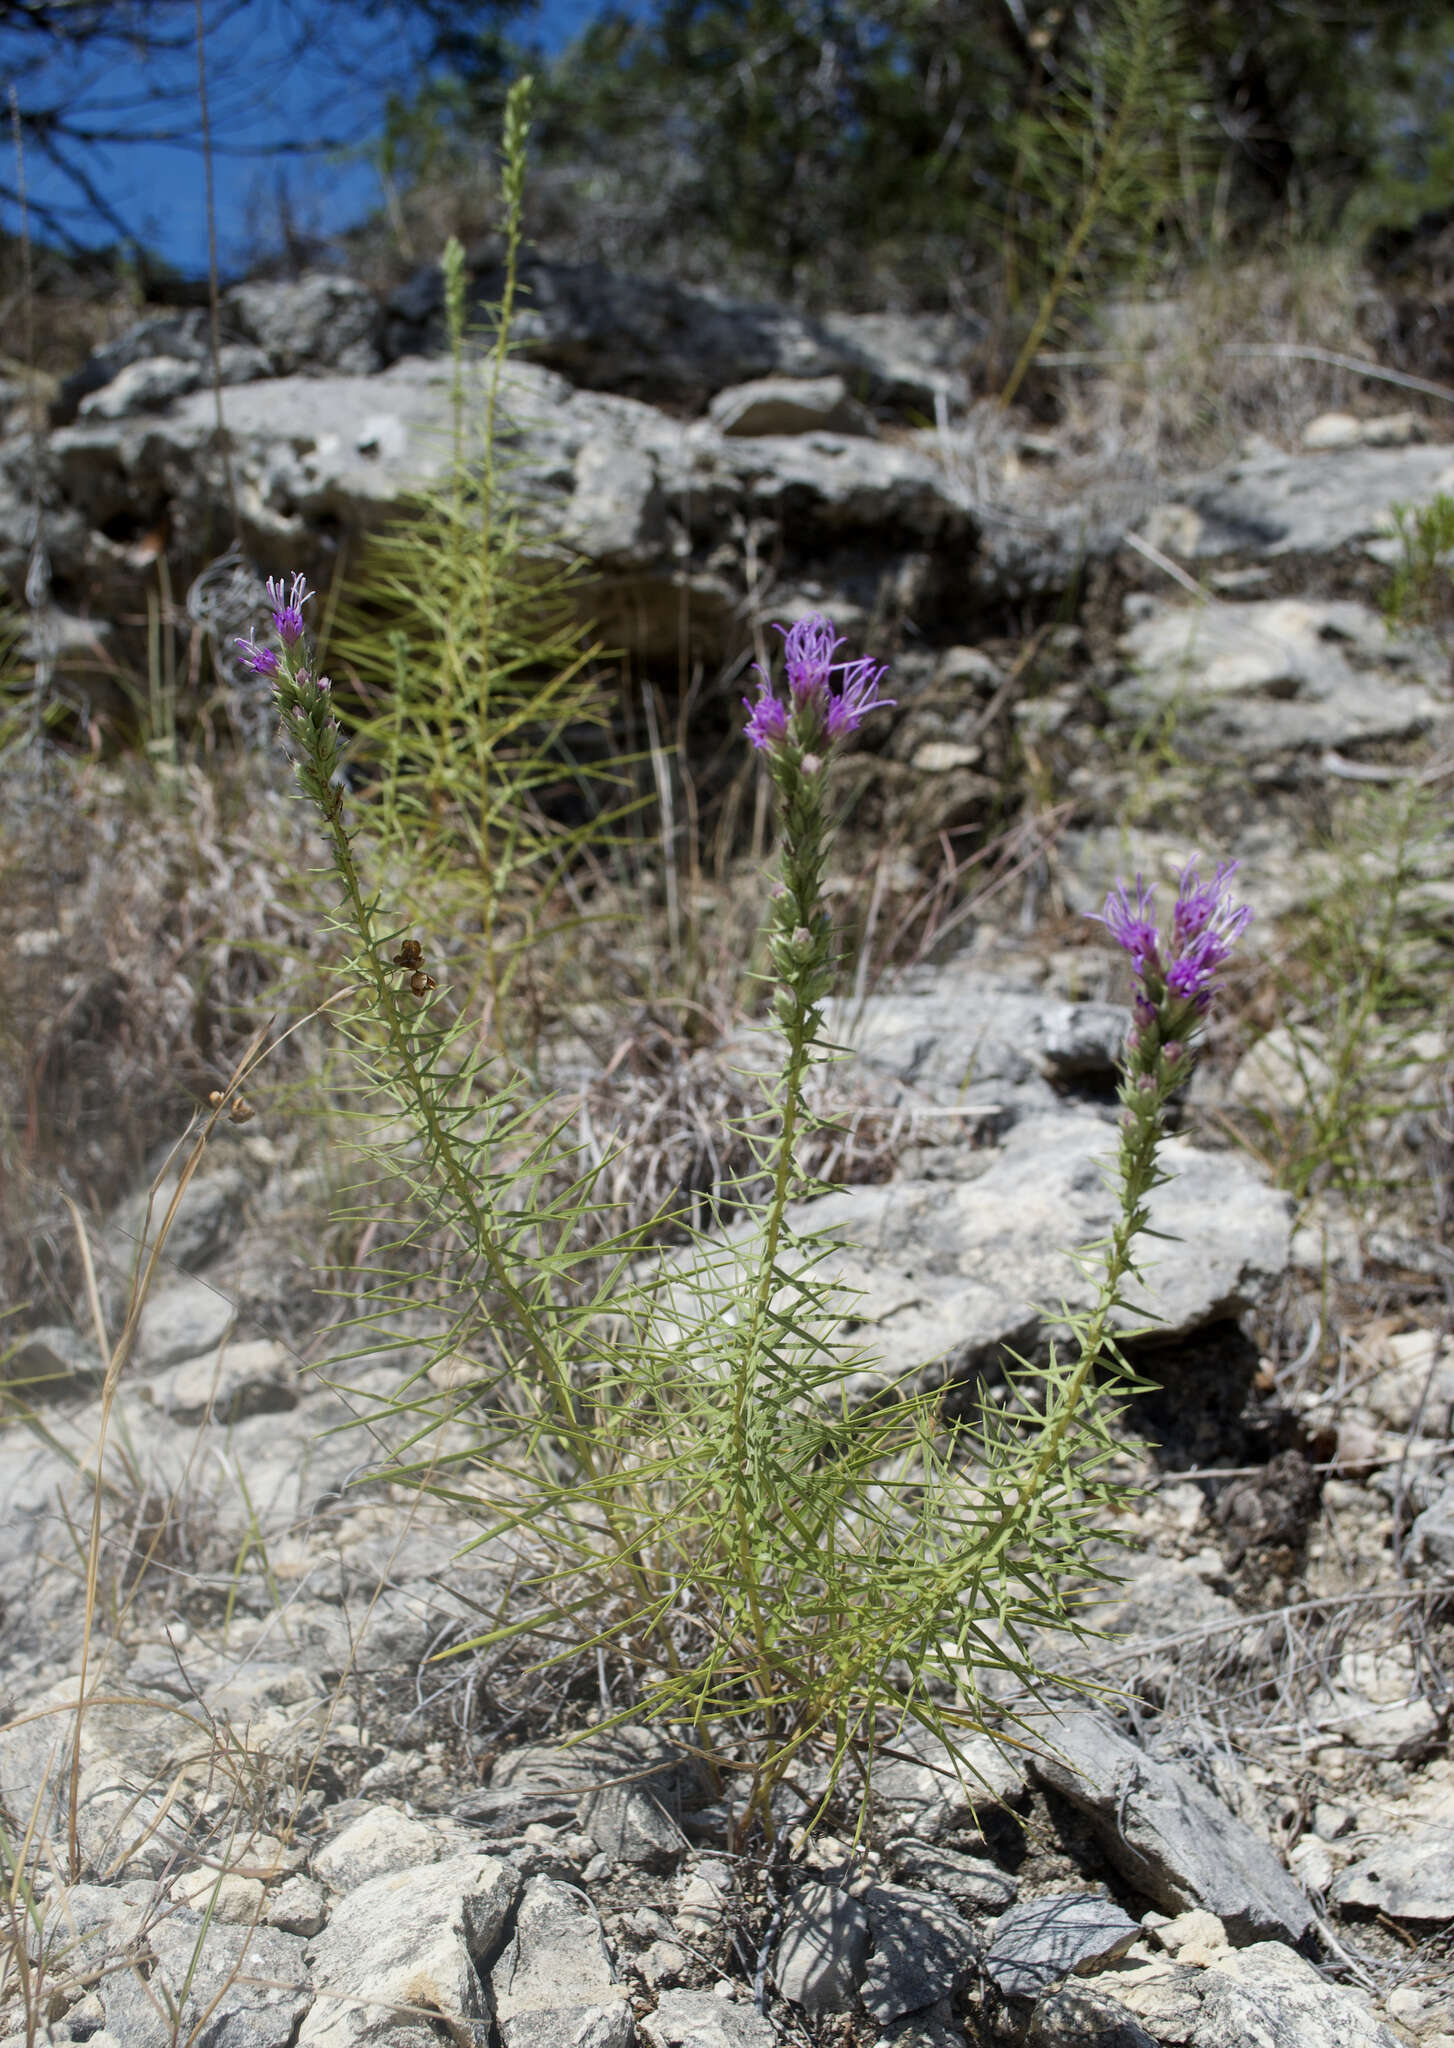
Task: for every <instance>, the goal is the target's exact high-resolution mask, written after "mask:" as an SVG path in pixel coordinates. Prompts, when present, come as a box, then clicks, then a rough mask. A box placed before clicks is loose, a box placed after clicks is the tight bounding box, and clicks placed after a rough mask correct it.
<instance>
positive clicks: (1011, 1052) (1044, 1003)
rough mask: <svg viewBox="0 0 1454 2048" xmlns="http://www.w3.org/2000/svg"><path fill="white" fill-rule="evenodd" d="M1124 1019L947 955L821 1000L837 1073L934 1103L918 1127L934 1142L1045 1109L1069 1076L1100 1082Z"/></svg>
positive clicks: (880, 1090)
mask: <svg viewBox="0 0 1454 2048" xmlns="http://www.w3.org/2000/svg"><path fill="white" fill-rule="evenodd" d="M1130 1022H1131V1017H1130V1012H1129V1011H1128V1010H1126V1009H1124V1008H1123V1007H1122V1006H1121V1005H1120V1004H1118V1003H1072V1002H1066V1001H1063V1000H1061V999H1059V998H1057V997H1053V996H1047V995H1045V994H1044V993H1043V991H1041V990H1039V989H1033V988H1026V987H1024V986H1023V984H1021V983H1019V982H1016V981H1013V980H1011V979H1010V978H1009V977H1007V976H1005V975H998V974H987V973H985V972H984V971H983V970H982V969H978V968H971V967H966V966H963V965H962V964H959V963H957V962H951V963H950V964H949V965H947V966H945V967H942V968H934V969H928V970H926V969H915V970H914V971H913V972H912V973H910V974H907V975H905V976H904V977H903V980H902V981H901V982H899V983H898V984H896V986H894V987H893V988H891V989H886V990H884V991H882V992H881V993H878V994H875V995H871V996H869V997H868V998H867V999H866V1000H865V1001H864V1002H863V1003H861V1004H857V1003H853V1002H845V1001H841V1000H840V1001H837V1002H830V1003H829V1004H827V1006H826V1008H825V1035H826V1037H827V1038H828V1039H829V1040H830V1041H833V1042H837V1043H840V1044H842V1045H843V1046H844V1047H845V1048H846V1049H847V1052H848V1058H847V1059H846V1060H844V1061H843V1063H842V1064H841V1066H840V1067H839V1068H838V1069H837V1070H836V1074H837V1075H841V1076H842V1077H843V1078H844V1080H846V1081H851V1082H853V1083H855V1084H857V1085H860V1086H863V1087H866V1088H867V1089H868V1091H869V1092H870V1093H871V1094H873V1095H874V1096H875V1097H877V1098H879V1099H881V1100H884V1101H886V1102H888V1103H890V1104H892V1105H894V1106H899V1105H907V1106H909V1107H922V1108H923V1109H924V1110H925V1111H926V1112H927V1111H928V1110H936V1111H939V1112H941V1114H939V1115H938V1116H935V1117H927V1116H926V1121H925V1125H924V1129H925V1131H926V1132H932V1133H933V1135H934V1137H935V1138H936V1139H939V1138H943V1139H947V1138H948V1137H949V1136H950V1135H951V1134H954V1133H957V1132H958V1131H959V1130H964V1131H965V1132H967V1133H968V1134H970V1135H979V1134H982V1133H983V1132H985V1131H987V1130H988V1131H999V1130H1004V1129H1007V1128H1008V1127H1009V1126H1010V1125H1011V1124H1012V1123H1015V1122H1017V1121H1018V1120H1019V1119H1020V1118H1022V1117H1025V1116H1029V1115H1036V1114H1040V1115H1043V1114H1045V1113H1047V1112H1052V1111H1054V1110H1056V1109H1058V1108H1059V1107H1060V1106H1061V1097H1060V1094H1059V1093H1058V1092H1057V1091H1058V1090H1060V1089H1063V1088H1065V1087H1067V1086H1069V1085H1073V1084H1074V1083H1076V1082H1085V1081H1094V1082H1096V1083H1099V1084H1101V1085H1103V1086H1108V1085H1109V1084H1110V1083H1111V1082H1112V1081H1113V1079H1114V1076H1115V1071H1116V1060H1117V1056H1118V1054H1119V1052H1120V1049H1121V1045H1122V1043H1123V1041H1124V1039H1125V1036H1126V1032H1127V1029H1128V1027H1129V1025H1130ZM835 1077H836V1076H835Z"/></svg>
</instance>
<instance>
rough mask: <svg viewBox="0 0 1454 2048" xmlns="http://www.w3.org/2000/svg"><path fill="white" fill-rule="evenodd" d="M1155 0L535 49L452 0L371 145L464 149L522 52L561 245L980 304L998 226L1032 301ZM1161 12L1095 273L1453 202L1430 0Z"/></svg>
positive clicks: (430, 169)
mask: <svg viewBox="0 0 1454 2048" xmlns="http://www.w3.org/2000/svg"><path fill="white" fill-rule="evenodd" d="M418 4H419V5H420V6H421V7H427V6H428V5H429V0H418ZM1155 12H1156V10H1151V9H1147V10H1146V12H1145V13H1144V15H1142V12H1141V9H1140V8H1139V7H1138V6H1137V5H1136V4H1133V0H1098V4H1096V5H1094V6H1088V7H1077V8H1054V9H1040V10H1038V11H1037V10H1034V9H1029V10H1026V9H1022V8H1020V7H1018V6H1006V5H1004V4H1003V0H887V4H874V5H870V4H868V0H658V4H657V5H655V6H653V7H652V8H650V9H648V10H646V11H645V12H642V13H637V12H627V11H626V10H624V9H621V8H616V7H610V6H608V7H606V8H605V9H604V10H603V11H602V12H601V13H599V14H598V15H597V16H595V18H594V19H592V20H591V21H590V22H588V24H587V26H586V27H585V28H584V29H583V31H582V32H581V34H580V36H579V37H578V38H577V40H576V41H575V42H574V43H572V44H570V45H568V46H567V47H566V48H565V49H564V50H563V51H561V52H560V53H559V55H557V56H555V57H552V58H550V59H548V60H547V59H546V58H544V57H543V56H542V55H541V53H540V52H538V51H530V52H526V51H525V50H524V49H523V48H522V46H521V45H520V44H519V43H518V42H512V40H511V37H510V34H509V33H508V31H507V28H506V27H505V25H504V22H503V20H502V16H501V12H500V11H499V10H497V11H496V12H495V13H494V14H493V15H492V16H491V17H489V18H488V19H487V20H484V21H481V22H479V23H478V24H474V23H472V24H471V25H470V26H469V27H468V28H465V29H462V28H461V26H460V24H459V22H458V18H457V16H455V15H453V14H451V15H450V17H449V20H448V22H447V23H444V22H443V21H441V24H440V32H439V39H438V42H437V46H436V50H435V62H434V64H433V65H432V67H431V72H430V77H429V80H428V82H427V83H426V84H425V85H424V86H423V87H422V89H421V90H420V92H419V93H418V95H417V96H416V97H414V98H412V99H410V98H407V97H401V99H400V101H399V102H398V103H397V104H396V106H395V108H394V112H393V126H392V132H391V147H392V149H393V152H394V156H395V159H396V161H397V163H398V164H399V166H400V167H401V169H402V170H403V171H404V172H405V173H406V174H407V173H408V172H410V171H411V170H412V171H414V172H416V173H417V174H419V175H421V176H424V177H428V178H438V177H439V176H441V175H447V174H448V168H449V164H450V162H451V160H453V161H455V162H456V163H457V164H458V165H459V166H460V168H461V169H462V170H463V169H467V167H468V166H469V165H470V164H471V163H472V161H473V160H474V157H475V155H476V154H477V151H478V145H479V138H480V136H481V134H482V133H484V132H489V131H490V130H492V129H493V127H494V124H495V121H496V119H497V117H498V111H499V108H500V106H501V104H502V100H503V94H504V91H505V88H506V85H507V83H508V80H509V78H510V77H511V76H512V75H513V74H514V73H515V72H516V71H517V70H518V69H519V68H520V67H521V66H522V65H529V67H530V68H532V69H534V70H535V71H536V72H537V73H538V74H539V79H540V90H539V96H538V105H539V122H540V140H541V155H542V161H543V165H544V167H545V176H544V178H543V180H542V182H541V196H540V200H539V206H540V220H541V225H542V228H543V230H544V231H545V233H546V234H547V235H548V238H549V241H550V243H551V246H552V247H553V248H555V249H557V250H559V251H561V252H568V251H571V250H574V251H575V252H576V253H578V254H580V255H582V256H593V255H603V256H605V257H606V258H607V260H610V261H613V262H616V263H618V264H620V265H622V266H624V267H628V268H630V267H640V268H643V269H646V270H651V271H666V272H669V273H670V274H672V275H675V276H693V277H696V278H698V279H699V280H701V281H703V282H723V281H728V282H730V283H732V284H733V285H735V286H737V287H738V288H744V287H745V288H752V289H763V290H769V291H774V292H787V293H790V294H792V295H794V296H798V297H801V298H805V299H807V300H810V301H817V302H820V303H827V302H832V303H835V304H838V305H849V304H864V305H869V304H881V303H883V302H884V300H885V298H889V297H893V298H897V299H901V300H902V299H907V300H908V301H910V302H916V303H920V304H942V303H944V302H945V300H946V298H948V299H949V300H950V302H951V303H963V304H965V305H967V306H970V307H972V308H973V309H974V310H975V311H976V312H979V311H980V310H981V309H982V308H983V307H984V304H985V297H986V290H985V287H986V280H987V279H988V278H990V277H992V276H994V275H995V274H996V273H1000V274H1003V272H1004V269H1005V255H1006V251H1005V247H1004V244H1005V239H1006V236H1007V235H1008V237H1009V240H1010V245H1011V256H1012V265H1013V268H1012V273H1011V276H1010V278H1009V279H1008V282H1009V284H1010V287H1011V292H1012V295H1013V296H1022V297H1023V298H1024V300H1025V302H1026V304H1027V306H1028V307H1029V308H1031V309H1033V307H1034V306H1035V305H1036V304H1037V303H1038V301H1039V297H1040V294H1041V292H1042V291H1043V288H1044V284H1045V281H1046V279H1047V278H1048V277H1049V276H1051V275H1053V272H1054V268H1055V264H1056V261H1057V260H1058V257H1059V256H1060V254H1061V253H1062V251H1061V250H1060V249H1056V248H1054V235H1055V232H1056V225H1055V224H1056V223H1057V221H1058V223H1059V228H1060V230H1061V231H1062V232H1063V234H1065V235H1067V236H1068V235H1070V234H1071V233H1073V232H1074V229H1075V225H1076V222H1077V219H1078V217H1079V211H1080V207H1081V204H1082V201H1083V200H1084V198H1085V196H1086V195H1087V194H1088V193H1089V192H1090V191H1091V190H1092V189H1093V187H1094V184H1095V179H1096V174H1097V170H1098V168H1099V167H1100V166H1101V165H1102V164H1103V163H1104V161H1105V145H1106V143H1107V141H1108V140H1109V132H1110V129H1111V127H1112V126H1113V125H1114V123H1115V120H1116V117H1117V110H1118V108H1119V107H1121V106H1123V105H1125V104H1126V103H1127V99H1128V95H1127V93H1126V91H1125V75H1126V71H1127V68H1128V55H1129V53H1132V52H1134V49H1135V46H1136V38H1137V35H1138V33H1139V29H1138V16H1139V17H1140V18H1141V19H1142V20H1144V21H1146V22H1148V23H1150V22H1152V21H1153V15H1154V13H1155ZM1159 13H1160V17H1161V21H1162V23H1163V24H1164V25H1165V28H1166V39H1165V40H1164V41H1160V42H1158V43H1157V47H1155V48H1153V49H1152V51H1151V62H1152V65H1153V68H1154V69H1155V70H1156V72H1157V73H1158V74H1159V76H1160V78H1161V80H1162V84H1163V88H1164V96H1163V98H1162V100H1161V101H1160V103H1159V104H1158V105H1157V106H1156V107H1155V110H1154V113H1153V111H1152V109H1151V107H1150V106H1149V105H1148V103H1146V102H1145V101H1144V100H1142V99H1141V98H1140V96H1139V95H1138V94H1134V93H1133V94H1132V95H1130V101H1131V103H1132V104H1134V105H1137V106H1138V107H1139V109H1140V115H1141V118H1142V121H1143V138H1144V140H1145V142H1146V145H1147V148H1146V154H1145V157H1144V158H1142V157H1141V156H1140V155H1139V154H1138V153H1137V152H1135V151H1133V150H1130V149H1129V148H1128V149H1126V150H1125V151H1120V150H1116V151H1112V152H1111V154H1112V156H1113V158H1118V159H1119V163H1120V172H1119V175H1120V176H1121V177H1122V178H1123V179H1124V181H1125V183H1124V186H1123V191H1122V196H1123V198H1124V205H1123V206H1122V207H1117V206H1115V205H1113V204H1109V203H1107V202H1108V201H1111V200H1114V198H1115V196H1116V195H1115V194H1114V193H1107V194H1106V195H1104V197H1103V200H1102V201H1099V202H1098V203H1097V206H1096V208H1095V214H1096V217H1097V219H1098V221H1099V222H1100V223H1101V233H1100V235H1099V237H1098V238H1093V239H1092V244H1091V246H1090V247H1089V248H1088V249H1086V250H1084V251H1082V252H1081V254H1080V256H1079V257H1078V258H1077V263H1078V265H1079V267H1080V269H1081V270H1082V271H1083V272H1084V274H1085V276H1086V277H1087V279H1089V278H1091V277H1092V276H1094V277H1095V278H1096V279H1101V276H1102V273H1101V268H1100V266H1101V264H1102V263H1105V264H1108V265H1109V266H1110V267H1109V271H1108V273H1107V277H1108V279H1109V281H1111V282H1114V281H1115V280H1116V279H1117V278H1118V277H1123V276H1124V275H1125V263H1126V259H1127V257H1128V256H1129V257H1130V260H1131V263H1132V267H1133V269H1134V267H1135V265H1136V263H1137V262H1139V261H1143V260H1145V252H1146V250H1147V248H1148V246H1149V247H1151V248H1153V249H1154V251H1155V253H1156V254H1158V255H1160V254H1163V253H1164V254H1166V255H1167V256H1170V257H1173V258H1174V257H1175V256H1177V255H1178V254H1179V253H1180V249H1181V248H1182V247H1184V246H1185V244H1186V243H1187V242H1188V241H1191V242H1193V243H1194V244H1197V245H1203V246H1204V245H1207V244H1210V245H1211V246H1212V247H1218V248H1219V247H1220V246H1221V245H1222V244H1223V243H1224V242H1225V241H1227V240H1228V239H1235V240H1238V241H1241V242H1245V241H1246V240H1248V239H1249V238H1252V237H1255V236H1259V235H1261V234H1263V233H1264V232H1265V231H1267V230H1269V229H1270V230H1272V231H1273V232H1275V233H1279V234H1281V233H1285V232H1286V231H1288V230H1289V229H1290V230H1292V231H1293V232H1295V233H1306V232H1308V231H1309V230H1314V231H1317V232H1327V233H1331V232H1333V231H1335V230H1336V229H1338V227H1339V226H1340V224H1341V223H1344V222H1345V221H1347V222H1350V223H1354V222H1356V223H1361V224H1363V225H1368V224H1371V223H1373V222H1376V221H1379V220H1389V219H1394V218H1412V217H1413V213H1414V212H1417V211H1421V210H1424V209H1427V208H1428V207H1431V206H1438V205H1442V204H1444V203H1447V200H1448V197H1449V190H1448V181H1447V175H1446V173H1447V164H1446V162H1445V158H1446V156H1447V147H1446V143H1447V136H1448V133H1449V121H1450V113H1449V108H1450V87H1449V83H1448V81H1449V78H1450V75H1451V67H1450V53H1451V51H1454V8H1451V6H1450V5H1449V0H1409V4H1408V5H1407V6H1400V7H1398V8H1388V9H1382V10H1379V9H1369V8H1367V7H1365V6H1361V5H1356V4H1341V0H1335V4H1331V5H1330V4H1329V0H1212V4H1211V5H1208V6H1192V5H1189V4H1179V5H1172V4H1171V0H1164V4H1163V5H1162V6H1161V7H1160V9H1159ZM1152 35H1153V40H1155V39H1156V38H1157V37H1158V36H1159V35H1160V30H1159V29H1157V28H1155V27H1154V26H1153V29H1152ZM1062 172H1064V173H1065V175H1066V182H1065V183H1064V184H1063V185H1057V183H1056V180H1057V179H1058V178H1059V176H1060V175H1061V173H1062ZM1138 177H1139V178H1141V179H1143V180H1144V181H1145V188H1146V189H1147V190H1148V191H1149V192H1150V194H1151V203H1150V204H1149V205H1148V207H1147V210H1146V212H1145V214H1144V215H1143V216H1141V217H1140V218H1138V215H1137V211H1136V203H1135V200H1134V197H1133V195H1132V185H1133V182H1134V180H1135V179H1136V178H1138ZM1370 195H1372V196H1373V203H1372V205H1371V207H1370V204H1369V197H1370ZM1350 207H1351V211H1350ZM1411 209H1412V211H1411ZM1116 223H1119V232H1113V231H1112V228H1113V225H1115V224H1116ZM1169 223H1174V224H1175V227H1176V233H1175V234H1174V235H1172V236H1167V235H1166V234H1165V232H1164V230H1165V228H1166V226H1167V225H1168V224H1169ZM1153 238H1154V239H1153ZM1074 282H1075V279H1074V278H1072V280H1071V283H1072V284H1074Z"/></svg>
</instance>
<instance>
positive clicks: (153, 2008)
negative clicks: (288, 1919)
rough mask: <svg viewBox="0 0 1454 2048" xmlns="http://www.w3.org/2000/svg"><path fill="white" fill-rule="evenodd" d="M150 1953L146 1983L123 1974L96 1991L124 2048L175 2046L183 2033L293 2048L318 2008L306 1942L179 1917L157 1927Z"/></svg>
mask: <svg viewBox="0 0 1454 2048" xmlns="http://www.w3.org/2000/svg"><path fill="white" fill-rule="evenodd" d="M146 1947H147V1958H148V1960H147V1965H146V1972H145V1978H144V1979H143V1977H142V1976H141V1975H140V1974H139V1973H138V1971H137V1970H136V1969H134V1968H130V1969H121V1970H115V1971H110V1972H107V1973H106V1974H105V1975H103V1977H102V1979H101V1982H100V1984H99V1985H98V1986H97V1993H98V1996H99V1998H100V2001H101V2005H102V2008H103V2010H104V2013H105V2018H106V2030H107V2032H108V2033H111V2034H114V2035H115V2036H116V2037H117V2039H118V2040H119V2041H120V2042H121V2043H122V2044H124V2048H170V2044H172V2043H174V2042H175V2041H176V2040H177V2039H178V2038H179V2032H180V2038H182V2039H187V2038H191V2039H193V2040H195V2041H196V2042H197V2043H199V2044H201V2048H291V2044H292V2042H293V2041H294V2040H295V2038H296V2037H297V2034H298V2026H299V2021H300V2020H302V2019H303V2017H304V2015H305V2014H306V2013H307V2012H308V2010H309V2008H310V2007H311V2005H312V2003H313V1987H312V1985H311V1984H310V1982H309V1980H308V1973H307V1971H306V1969H305V1968H304V1964H303V1943H302V1942H301V1941H298V1940H296V1939H295V1938H294V1937H293V1936H292V1935H288V1934H280V1933H279V1932H278V1931H277V1929H276V1928H272V1927H257V1928H253V1927H228V1926H222V1925H219V1924H218V1922H217V1921H216V1920H215V1919H214V1920H213V1921H212V1923H211V1924H210V1925H207V1926H205V1929H204V1921H203V1917H202V1915H201V1913H198V1912H183V1911H174V1912H172V1913H169V1914H167V1915H165V1916H163V1917H159V1918H156V1919H154V1920H153V1921H152V1923H151V1925H150V1926H149V1927H148V1929H147V1933H146ZM169 2008H170V2010H169ZM173 2012H175V2013H176V2014H177V2017H176V2018H175V2019H174V2018H173V2017H172V2013H173Z"/></svg>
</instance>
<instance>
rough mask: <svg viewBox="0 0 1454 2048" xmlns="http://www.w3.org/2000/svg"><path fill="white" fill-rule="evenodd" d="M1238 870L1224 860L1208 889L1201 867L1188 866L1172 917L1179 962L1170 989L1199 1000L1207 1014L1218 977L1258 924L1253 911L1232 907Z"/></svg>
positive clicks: (1174, 964) (1168, 978)
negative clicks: (1245, 934) (1240, 942)
mask: <svg viewBox="0 0 1454 2048" xmlns="http://www.w3.org/2000/svg"><path fill="white" fill-rule="evenodd" d="M1238 865H1239V863H1238V862H1236V861H1235V860H1224V861H1223V862H1222V863H1221V865H1220V866H1219V867H1218V869H1217V872H1216V876H1215V878H1214V879H1213V880H1212V881H1210V882H1206V883H1204V882H1203V881H1202V879H1201V876H1200V875H1199V874H1198V873H1197V869H1196V865H1195V863H1194V862H1192V861H1188V862H1187V864H1186V866H1185V867H1184V868H1183V869H1182V871H1181V874H1180V876H1179V877H1178V887H1177V896H1176V907H1175V909H1174V910H1173V911H1172V914H1171V950H1172V953H1173V955H1174V957H1173V959H1172V962H1171V965H1170V966H1169V967H1168V968H1167V970H1166V986H1167V988H1168V989H1170V991H1171V993H1172V994H1173V995H1178V996H1182V997H1186V998H1191V999H1193V1000H1195V1002H1196V1004H1197V1007H1198V1008H1199V1009H1202V1010H1205V1009H1206V1008H1207V1006H1208V1004H1209V1003H1210V1002H1211V1000H1212V997H1213V995H1214V994H1215V993H1216V981H1215V976H1216V974H1217V973H1218V971H1219V970H1220V969H1221V967H1222V966H1223V964H1224V963H1225V961H1226V959H1227V956H1228V954H1229V953H1230V952H1231V950H1232V948H1233V946H1234V945H1235V944H1236V943H1237V941H1238V939H1240V938H1241V936H1242V934H1243V932H1245V931H1246V929H1247V927H1248V925H1249V924H1250V923H1251V922H1252V908H1251V905H1250V904H1246V903H1234V902H1233V901H1232V894H1231V890H1232V877H1233V875H1234V874H1235V873H1236V872H1237V868H1238Z"/></svg>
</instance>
